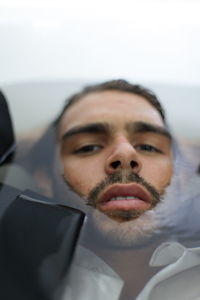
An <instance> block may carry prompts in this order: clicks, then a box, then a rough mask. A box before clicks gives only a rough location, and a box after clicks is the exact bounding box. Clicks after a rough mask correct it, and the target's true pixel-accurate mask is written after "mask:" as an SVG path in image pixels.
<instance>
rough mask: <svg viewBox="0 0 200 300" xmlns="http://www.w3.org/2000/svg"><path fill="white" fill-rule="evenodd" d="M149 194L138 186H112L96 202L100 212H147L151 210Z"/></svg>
mask: <svg viewBox="0 0 200 300" xmlns="http://www.w3.org/2000/svg"><path fill="white" fill-rule="evenodd" d="M151 202H152V201H151V196H150V194H149V193H148V192H147V191H146V190H145V189H144V188H143V187H141V186H140V185H139V184H136V183H130V184H113V185H112V186H111V187H109V188H108V189H106V191H104V192H103V194H102V195H100V197H99V200H98V203H97V205H98V207H99V209H100V210H101V211H104V212H106V211H113V210H136V209H137V210H148V209H150V208H151V206H152V205H151Z"/></svg>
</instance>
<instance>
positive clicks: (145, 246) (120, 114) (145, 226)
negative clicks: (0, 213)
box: [34, 80, 198, 300]
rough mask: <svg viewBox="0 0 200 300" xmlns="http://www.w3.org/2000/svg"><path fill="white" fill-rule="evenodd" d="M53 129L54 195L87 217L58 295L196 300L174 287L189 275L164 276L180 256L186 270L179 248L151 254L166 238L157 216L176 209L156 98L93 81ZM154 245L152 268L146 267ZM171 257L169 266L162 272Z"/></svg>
mask: <svg viewBox="0 0 200 300" xmlns="http://www.w3.org/2000/svg"><path fill="white" fill-rule="evenodd" d="M54 126H55V127H54V128H56V144H57V148H56V154H55V156H56V159H53V158H52V157H51V162H52V161H54V163H53V167H52V168H51V164H50V161H49V163H48V164H47V168H48V169H47V170H46V171H47V172H46V173H48V175H49V174H50V173H52V176H51V177H52V178H53V181H52V182H51V187H52V189H53V194H54V197H56V198H58V199H62V200H63V203H65V204H66V205H70V206H72V207H75V208H79V209H81V210H82V211H84V212H86V214H87V216H88V220H87V222H86V224H85V228H84V230H83V234H82V239H81V241H80V244H81V247H79V248H78V249H77V253H76V257H75V260H74V262H73V265H72V270H71V274H70V276H69V277H68V281H67V283H66V285H65V288H64V289H63V290H62V295H63V296H62V299H67V300H69V299H73V300H78V299H81V300H90V299H91V300H93V299H94V298H95V299H96V300H101V299H104V300H105V299H107V300H117V299H120V300H121V299H123V300H129V299H135V298H136V297H137V300H144V299H146V300H147V299H149V300H150V299H152V300H158V299H161V297H162V299H182V300H183V299H185V300H189V299H193V298H192V297H193V294H192V296H191V297H188V294H187V293H186V292H185V290H184V292H180V291H183V289H181V286H180V284H182V285H183V286H187V284H188V282H189V280H186V279H185V278H187V277H186V276H185V277H184V276H183V278H184V281H183V280H182V278H181V280H180V278H178V279H179V280H177V282H178V283H179V284H178V283H177V285H175V288H174V285H173V282H174V281H173V280H172V282H171V283H169V282H168V281H167V278H168V277H170V276H171V274H173V276H175V275H176V273H177V272H178V271H176V267H175V265H176V264H175V261H176V260H178V259H179V258H180V259H182V261H183V263H181V267H183V266H184V268H185V269H187V268H190V265H187V264H186V265H187V266H186V267H185V263H184V257H185V256H184V255H185V252H186V251H185V250H183V247H182V246H181V245H179V244H177V243H175V244H171V243H167V244H162V245H161V246H160V247H159V248H158V249H157V250H156V252H154V250H155V249H156V248H157V247H158V246H159V245H160V244H161V243H162V242H163V241H166V237H165V236H164V235H162V232H161V234H160V235H159V234H157V233H159V230H160V229H161V227H162V226H161V223H163V227H165V225H166V224H167V225H170V221H169V220H173V219H174V217H175V214H176V212H177V211H178V212H179V214H180V213H181V212H180V209H178V210H176V209H174V207H175V206H176V205H175V204H174V201H171V202H169V199H168V197H166V194H165V191H166V188H167V187H168V186H169V184H170V181H171V178H172V174H173V168H174V164H173V158H174V157H173V156H174V151H172V148H173V149H174V147H173V145H174V142H173V141H172V136H171V134H170V132H169V130H168V126H167V124H166V120H165V114H164V111H163V109H162V107H161V104H160V103H159V101H158V99H157V98H156V96H155V95H154V94H153V93H152V92H151V91H149V90H148V89H145V88H143V87H141V86H138V85H132V84H130V83H128V82H126V81H123V80H116V81H109V82H106V83H103V84H99V85H95V86H91V87H88V88H86V89H84V90H83V91H82V92H80V93H78V94H76V95H74V96H72V97H71V98H70V99H69V101H68V102H67V104H66V106H65V107H64V109H63V111H62V112H61V114H60V116H59V118H58V119H57V121H56V123H55V124H54ZM52 129H53V128H50V129H49V131H48V133H50V134H51V130H52ZM44 141H45V144H46V146H47V148H48V149H47V151H46V152H45V155H47V156H48V155H49V154H50V156H51V155H52V154H53V155H54V153H50V147H49V145H50V144H49V140H48V134H47V136H46V139H45V140H44ZM47 144H48V145H47ZM34 151H35V149H34ZM44 158H45V156H44V157H43V159H44ZM38 174H39V173H37V175H38ZM39 175H40V178H41V179H43V182H47V181H46V179H47V178H44V176H43V175H42V176H41V172H40V174H39ZM44 179H45V180H44ZM49 186H50V185H48V187H49ZM68 188H70V189H71V191H72V194H70V192H69V189H68ZM174 199H175V197H174V198H173V200H174ZM175 200H176V202H177V199H175ZM179 208H180V207H179ZM161 221H162V222H161ZM169 228H170V226H169ZM156 238H157V239H156ZM170 238H171V236H170ZM82 246H84V248H83V247H82ZM184 251H185V252H184ZM153 252H154V255H153V258H152V259H151V265H153V266H156V268H152V267H149V261H150V258H151V256H152V254H153ZM182 256H183V258H182ZM186 257H187V256H186ZM186 260H187V259H186ZM179 261H180V260H179ZM170 263H174V267H173V266H171V265H170V266H169V267H170V268H169V270H168V269H167V270H166V268H164V270H162V271H160V272H161V273H160V272H158V271H159V268H160V267H162V266H164V265H166V264H170ZM184 268H183V269H184ZM178 270H179V271H180V270H181V271H182V269H181V268H180V266H179V269H178ZM156 273H158V274H156ZM155 274H156V275H155ZM154 275H155V276H154ZM151 278H152V279H151ZM150 279H151V280H150ZM149 280H150V281H149ZM148 281H149V282H148ZM162 281H163V282H164V284H163V285H162V288H161V289H160V290H159V289H157V286H159V284H160V283H162ZM166 282H167V284H166ZM145 285H146V287H145V288H144V290H143V291H142V289H143V287H144V286H145ZM197 287H198V285H197ZM166 288H167V289H169V290H170V292H171V294H170V296H169V297H168V294H167V293H166V291H167V289H166ZM141 291H142V292H141ZM162 291H164V294H163V293H162ZM187 291H192V292H193V293H194V291H195V292H196V290H195V289H191V288H190V289H189V288H188V289H187ZM140 292H141V293H140ZM184 297H186V298H184Z"/></svg>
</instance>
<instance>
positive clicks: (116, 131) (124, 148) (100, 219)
mask: <svg viewBox="0 0 200 300" xmlns="http://www.w3.org/2000/svg"><path fill="white" fill-rule="evenodd" d="M91 124H92V126H91ZM94 124H95V126H94ZM96 124H98V126H96ZM99 124H100V126H99ZM102 124H103V126H102ZM141 124H142V125H141ZM144 124H145V126H146V125H147V126H146V127H147V128H148V129H145V128H146V127H145V126H144ZM88 125H89V127H90V128H89V130H88ZM86 127H87V128H86ZM102 127H103V129H102ZM83 128H84V129H83ZM85 128H86V129H85ZM138 128H139V129H138ZM141 128H142V129H141ZM149 128H150V129H149ZM152 128H153V129H152ZM57 153H58V159H59V162H60V166H61V170H60V173H61V175H62V176H63V177H64V179H65V181H66V183H67V184H68V185H70V186H71V187H72V188H73V189H74V190H75V191H76V193H77V194H79V195H80V196H81V197H82V198H83V199H84V200H82V201H83V203H84V204H85V203H87V204H89V205H92V206H94V207H95V210H94V212H93V213H92V214H93V216H92V219H93V221H94V223H95V224H96V225H95V226H96V227H97V228H98V231H99V232H100V233H102V234H105V235H108V236H109V235H110V236H111V235H113V232H114V233H115V235H116V237H117V239H119V241H120V242H121V241H122V240H123V242H124V243H129V242H130V241H134V240H136V239H137V238H138V236H139V237H141V236H142V235H143V234H144V232H145V233H148V232H149V231H153V229H154V225H155V224H154V222H153V216H152V215H153V210H154V209H153V208H154V207H155V206H156V205H157V203H159V200H158V199H157V200H156V202H154V200H153V199H154V195H153V194H152V190H153V192H155V193H157V196H158V197H159V196H161V195H163V193H164V190H165V188H166V187H167V186H168V185H169V183H170V179H171V176H172V172H173V167H172V152H171V140H170V138H169V137H168V135H167V133H166V132H165V126H164V124H163V121H162V119H161V117H160V114H159V113H158V111H157V110H156V109H155V108H154V107H153V106H152V105H151V104H150V103H148V102H147V101H146V100H145V98H143V97H141V96H138V95H134V94H131V93H128V92H119V91H103V92H95V93H91V94H88V95H86V96H84V97H83V98H82V99H80V100H79V101H78V102H76V103H75V104H73V105H72V106H71V107H70V108H69V109H68V110H67V111H66V112H65V113H64V115H63V117H62V120H61V121H60V124H59V129H58V151H57ZM131 174H134V176H138V177H139V179H137V180H136V179H135V178H131V179H129V177H131ZM135 174H136V175H135ZM117 177H118V179H117ZM110 178H111V179H110ZM109 179H110V180H109ZM144 182H145V183H144ZM130 186H131V187H132V191H133V194H134V192H135V190H137V188H139V190H140V192H141V190H142V191H143V192H144V193H145V194H146V196H147V199H148V201H146V202H145V201H140V200H141V199H139V200H138V199H132V200H133V201H132V202H131V201H130V202H128V201H126V202H125V201H124V200H125V199H122V200H121V202H120V201H119V202H118V203H116V201H111V202H110V203H109V205H107V206H106V209H105V208H104V207H103V205H102V204H101V201H102V197H103V196H102V195H104V193H105V191H107V190H109V189H111V190H112V193H113V191H114V190H115V189H119V191H120V192H119V196H121V194H122V198H123V197H125V196H124V195H125V194H126V189H129V188H130ZM121 191H122V192H121ZM112 193H111V194H112ZM91 194H95V197H94V199H92V200H91V197H90V196H91ZM129 194H130V193H129ZM129 194H128V196H130V195H129ZM111 196H112V195H111ZM114 196H118V195H114ZM133 196H135V195H133ZM88 197H89V199H88ZM136 198H140V197H136ZM92 201H93V202H92ZM88 202H89V203H88ZM99 203H100V204H99ZM129 211H132V212H133V213H132V214H129V213H128V212H129ZM102 212H103V214H102ZM151 214H152V215H151ZM125 215H126V217H125ZM127 216H128V217H127ZM138 226H139V227H138ZM137 227H138V228H139V229H137ZM134 228H135V230H134ZM130 232H131V233H130ZM138 232H139V233H138Z"/></svg>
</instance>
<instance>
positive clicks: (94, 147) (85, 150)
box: [73, 145, 102, 154]
mask: <svg viewBox="0 0 200 300" xmlns="http://www.w3.org/2000/svg"><path fill="white" fill-rule="evenodd" d="M101 148H102V146H100V145H86V146H82V147H80V148H78V149H76V150H75V151H74V152H73V153H74V154H87V153H93V152H97V151H98V150H100V149H101Z"/></svg>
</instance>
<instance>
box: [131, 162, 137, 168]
mask: <svg viewBox="0 0 200 300" xmlns="http://www.w3.org/2000/svg"><path fill="white" fill-rule="evenodd" d="M130 166H131V168H132V169H134V168H136V167H137V166H138V164H137V162H136V161H134V160H131V162H130Z"/></svg>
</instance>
